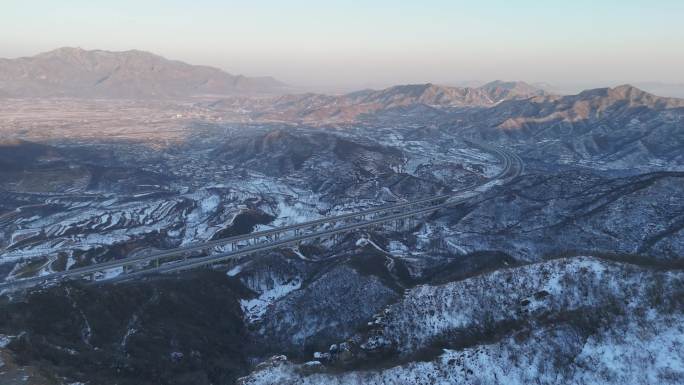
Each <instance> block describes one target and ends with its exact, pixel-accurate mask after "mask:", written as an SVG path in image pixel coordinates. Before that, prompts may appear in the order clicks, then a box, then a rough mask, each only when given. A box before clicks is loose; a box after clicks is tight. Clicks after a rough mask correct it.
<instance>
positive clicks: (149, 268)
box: [0, 142, 524, 291]
mask: <svg viewBox="0 0 684 385" xmlns="http://www.w3.org/2000/svg"><path fill="white" fill-rule="evenodd" d="M470 144H471V145H473V146H474V147H479V148H480V149H482V150H485V151H487V152H491V153H494V154H495V155H496V156H497V157H499V159H500V160H501V162H502V169H501V171H500V172H499V173H498V174H497V175H495V176H494V177H492V178H489V179H487V180H485V181H483V182H479V183H474V184H473V185H471V186H467V187H465V188H462V189H460V190H457V191H452V192H451V193H449V194H442V195H436V196H431V197H427V198H422V199H417V200H413V201H407V202H402V203H397V204H393V205H387V206H380V207H376V208H373V209H369V210H364V211H359V212H355V213H349V214H343V215H337V216H332V217H327V218H322V219H318V220H314V221H309V222H304V223H299V224H294V225H288V226H283V227H278V228H275V229H270V230H265V231H259V232H254V233H250V234H245V235H239V236H235V237H230V238H224V239H218V240H214V241H207V242H201V243H197V244H193V245H189V246H185V247H181V248H176V249H171V250H164V251H161V252H156V253H152V254H148V255H142V256H135V257H129V258H123V259H118V260H113V261H108V262H103V263H98V264H94V265H90V266H85V267H80V268H76V269H71V270H67V271H63V272H57V273H52V274H48V275H44V276H40V277H32V278H27V279H22V280H15V281H7V282H4V283H0V291H4V290H16V289H23V288H29V287H33V286H37V285H40V284H43V283H52V282H61V281H66V280H71V279H78V278H83V277H87V276H90V277H91V279H93V280H94V276H95V274H97V273H102V272H105V271H107V270H111V269H123V273H124V274H121V275H119V276H116V277H112V278H109V279H108V280H123V279H131V278H134V277H137V276H140V275H143V274H151V273H168V272H175V271H182V270H188V269H192V268H196V267H199V266H205V265H210V264H213V263H217V262H221V261H225V260H228V259H232V258H239V257H242V256H245V255H249V254H254V253H258V252H263V251H267V250H272V249H276V248H281V247H283V246H287V245H291V244H297V243H299V242H302V241H306V240H311V239H315V238H321V237H329V236H332V235H336V234H340V233H344V232H350V231H354V230H358V229H363V228H367V227H372V226H377V225H382V224H385V223H388V222H393V221H401V220H404V219H407V218H411V217H416V216H420V215H425V214H429V213H431V212H434V211H436V210H438V209H440V208H443V207H446V206H450V205H455V204H459V203H463V202H465V201H466V200H468V199H470V198H455V196H456V194H458V193H461V192H465V191H473V190H475V189H476V188H478V187H480V186H483V185H485V184H487V183H490V182H492V181H495V180H509V179H512V178H515V177H517V176H518V175H520V174H521V173H522V172H523V167H524V165H523V162H522V160H521V159H520V157H518V156H517V155H516V154H513V153H511V152H509V151H506V150H504V149H501V148H497V147H491V146H487V145H483V144H479V143H475V142H470ZM348 222H352V223H348ZM340 223H341V224H342V226H338V225H339V224H340ZM317 228H320V229H317ZM302 232H307V233H306V234H302ZM288 234H290V235H291V236H289V237H285V236H287V235H288ZM245 243H247V245H245ZM217 246H221V247H223V246H229V247H230V251H228V252H222V253H218V254H212V255H209V256H203V257H195V258H188V256H189V255H191V254H192V253H196V252H202V251H206V250H208V249H211V248H214V247H217ZM174 257H175V258H176V260H175V261H169V259H171V258H174ZM168 262H173V263H168ZM103 280H104V279H103ZM103 280H98V282H101V281H103Z"/></svg>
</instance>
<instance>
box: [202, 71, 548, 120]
mask: <svg viewBox="0 0 684 385" xmlns="http://www.w3.org/2000/svg"><path fill="white" fill-rule="evenodd" d="M544 95H547V93H546V92H545V91H543V90H541V89H539V88H536V87H534V86H532V85H529V84H527V83H525V82H503V81H494V82H491V83H487V84H485V85H483V86H481V87H448V86H443V85H436V84H431V83H427V84H408V85H397V86H394V87H390V88H386V89H382V90H362V91H356V92H352V93H348V94H344V95H324V94H315V93H306V94H297V95H284V96H279V97H275V98H271V99H262V100H257V101H255V100H245V99H240V98H228V99H223V100H218V101H216V102H212V103H211V104H210V107H212V108H218V109H227V110H230V109H235V108H236V107H239V108H241V109H246V110H249V111H252V112H253V117H254V118H255V119H261V120H277V121H299V122H305V123H312V124H318V123H330V122H349V121H355V120H358V119H363V118H364V117H368V116H373V115H376V114H382V113H384V112H388V111H395V110H407V109H408V110H411V109H416V108H417V109H420V110H421V112H422V113H423V114H429V112H430V110H431V109H449V108H467V107H491V106H494V105H497V104H498V103H501V102H502V101H506V100H522V99H529V98H532V97H536V96H544Z"/></svg>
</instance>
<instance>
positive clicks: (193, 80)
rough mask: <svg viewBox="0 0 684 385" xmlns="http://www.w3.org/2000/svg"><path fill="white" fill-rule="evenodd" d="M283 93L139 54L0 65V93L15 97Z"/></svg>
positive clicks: (68, 55)
mask: <svg viewBox="0 0 684 385" xmlns="http://www.w3.org/2000/svg"><path fill="white" fill-rule="evenodd" d="M283 89H284V85H283V84H282V83H280V82H278V81H276V80H275V79H273V78H269V77H262V78H254V77H246V76H242V75H237V76H236V75H231V74H229V73H226V72H224V71H222V70H220V69H218V68H212V67H207V66H197V65H191V64H187V63H183V62H180V61H175V60H168V59H166V58H164V57H162V56H159V55H156V54H154V53H151V52H147V51H140V50H128V51H105V50H86V49H83V48H80V47H61V48H57V49H55V50H52V51H48V52H44V53H41V54H38V55H36V56H33V57H24V58H20V59H7V60H3V61H1V62H0V94H3V95H9V96H19V97H22V96H31V97H54V96H58V97H63V96H68V97H104V98H133V99H138V98H143V99H145V98H167V97H171V98H178V97H180V98H183V97H192V96H200V95H236V94H240V95H253V94H277V93H280V92H282V90H283Z"/></svg>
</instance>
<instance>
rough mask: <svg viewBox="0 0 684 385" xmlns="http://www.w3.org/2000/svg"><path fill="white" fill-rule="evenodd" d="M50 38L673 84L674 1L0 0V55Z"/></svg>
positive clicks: (256, 64)
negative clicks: (0, 3)
mask: <svg viewBox="0 0 684 385" xmlns="http://www.w3.org/2000/svg"><path fill="white" fill-rule="evenodd" d="M61 46H78V47H83V48H87V49H95V48H98V49H107V50H127V49H132V48H135V49H142V50H147V51H152V52H155V53H158V54H161V55H163V56H166V57H168V58H173V59H180V60H183V61H187V62H190V63H193V64H207V65H213V66H217V67H220V68H223V69H225V70H227V71H228V72H231V73H242V74H246V75H272V76H275V77H277V78H279V79H281V80H283V81H285V82H288V83H291V84H298V85H320V86H323V85H347V86H350V87H358V86H364V85H372V86H377V85H385V84H391V83H408V82H428V81H431V82H441V83H452V82H459V81H467V80H493V79H507V80H527V81H531V82H551V83H555V84H572V83H577V84H582V85H584V84H592V83H598V84H603V83H605V84H609V83H615V82H625V81H629V82H642V81H662V82H676V83H684V0H651V1H642V0H620V1H618V0H593V1H588V0H572V1H571V0H563V1H561V0H557V1H556V0H546V1H541V0H540V1H533V0H515V1H514V0H508V1H504V0H497V1H494V0H490V1H461V0H445V1H439V0H423V1H417V0H416V1H400V0H394V1H385V0H379V1H354V0H346V1H324V0H318V1H306V0H280V1H275V0H271V1H268V0H251V1H247V0H243V1H218V0H216V1H212V0H191V1H179V0H163V1H162V0H117V1H97V0H88V1H86V0H20V1H19V0H16V1H15V0H2V6H1V7H0V57H18V56H28V55H34V54H36V53H38V52H41V51H47V50H51V49H54V48H57V47H61Z"/></svg>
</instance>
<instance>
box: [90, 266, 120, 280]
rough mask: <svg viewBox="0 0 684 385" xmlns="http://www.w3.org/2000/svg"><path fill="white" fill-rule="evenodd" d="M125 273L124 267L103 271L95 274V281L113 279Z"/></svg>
mask: <svg viewBox="0 0 684 385" xmlns="http://www.w3.org/2000/svg"><path fill="white" fill-rule="evenodd" d="M123 273H124V268H123V267H114V268H111V269H107V270H103V271H102V272H101V273H97V274H95V280H96V281H100V280H105V279H111V278H114V277H118V276H119V275H121V274H123Z"/></svg>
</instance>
